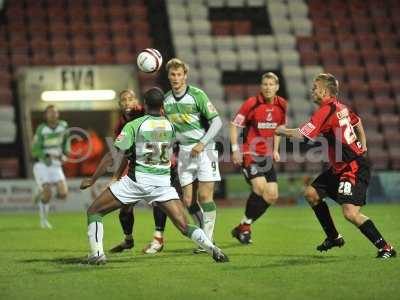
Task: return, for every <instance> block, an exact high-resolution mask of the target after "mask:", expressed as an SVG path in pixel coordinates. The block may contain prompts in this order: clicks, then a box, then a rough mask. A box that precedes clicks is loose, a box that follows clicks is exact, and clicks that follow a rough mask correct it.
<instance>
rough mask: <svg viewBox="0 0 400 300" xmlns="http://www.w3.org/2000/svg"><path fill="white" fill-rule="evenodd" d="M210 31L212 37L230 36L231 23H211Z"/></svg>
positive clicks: (216, 21) (218, 21) (217, 21)
mask: <svg viewBox="0 0 400 300" xmlns="http://www.w3.org/2000/svg"><path fill="white" fill-rule="evenodd" d="M211 31H212V33H213V35H231V34H232V22H231V21H220V20H215V21H211Z"/></svg>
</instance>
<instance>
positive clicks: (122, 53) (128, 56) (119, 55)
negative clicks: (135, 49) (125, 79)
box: [115, 49, 136, 64]
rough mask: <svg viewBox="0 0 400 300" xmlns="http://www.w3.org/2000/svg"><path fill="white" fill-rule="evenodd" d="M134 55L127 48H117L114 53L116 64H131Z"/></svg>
mask: <svg viewBox="0 0 400 300" xmlns="http://www.w3.org/2000/svg"><path fill="white" fill-rule="evenodd" d="M135 58H136V56H135V55H134V54H133V53H132V52H131V51H130V50H129V49H119V50H118V51H117V52H116V54H115V61H116V63H117V64H132V62H134V61H135Z"/></svg>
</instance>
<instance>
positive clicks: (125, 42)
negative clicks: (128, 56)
mask: <svg viewBox="0 0 400 300" xmlns="http://www.w3.org/2000/svg"><path fill="white" fill-rule="evenodd" d="M112 41H113V44H114V47H115V48H116V49H121V48H122V49H124V48H130V47H131V46H132V39H131V37H130V36H129V35H128V34H127V33H125V32H115V33H114V35H113V37H112ZM117 52H118V51H117Z"/></svg>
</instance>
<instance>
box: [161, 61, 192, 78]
mask: <svg viewBox="0 0 400 300" xmlns="http://www.w3.org/2000/svg"><path fill="white" fill-rule="evenodd" d="M178 68H182V69H183V72H184V73H185V74H187V73H189V66H188V65H187V64H186V63H185V62H184V61H182V60H180V59H179V58H176V57H175V58H172V59H170V60H169V61H168V62H167V64H166V66H165V69H166V70H167V72H169V70H170V69H178Z"/></svg>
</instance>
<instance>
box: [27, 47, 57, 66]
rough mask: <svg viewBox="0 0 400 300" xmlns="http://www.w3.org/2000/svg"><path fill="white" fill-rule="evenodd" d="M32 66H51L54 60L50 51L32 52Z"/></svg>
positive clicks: (39, 50)
mask: <svg viewBox="0 0 400 300" xmlns="http://www.w3.org/2000/svg"><path fill="white" fill-rule="evenodd" d="M31 63H32V65H38V66H40V65H51V64H52V59H51V56H50V54H49V51H48V50H46V49H37V50H34V51H33V52H32V58H31Z"/></svg>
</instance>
